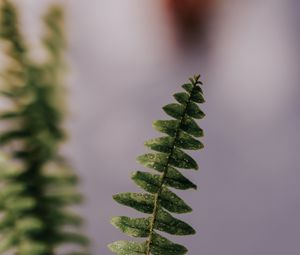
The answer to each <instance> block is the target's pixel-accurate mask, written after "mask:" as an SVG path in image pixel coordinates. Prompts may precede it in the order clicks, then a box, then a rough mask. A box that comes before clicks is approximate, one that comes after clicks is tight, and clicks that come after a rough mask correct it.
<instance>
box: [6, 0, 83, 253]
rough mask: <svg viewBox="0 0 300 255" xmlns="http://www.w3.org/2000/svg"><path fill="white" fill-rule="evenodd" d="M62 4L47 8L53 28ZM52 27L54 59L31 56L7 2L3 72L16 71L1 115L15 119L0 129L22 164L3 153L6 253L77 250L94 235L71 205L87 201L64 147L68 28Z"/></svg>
mask: <svg viewBox="0 0 300 255" xmlns="http://www.w3.org/2000/svg"><path fill="white" fill-rule="evenodd" d="M58 9H59V7H55V8H50V10H49V12H48V13H47V15H46V17H45V20H46V21H47V22H46V27H47V29H48V30H47V31H57V30H58V29H59V27H60V25H61V22H62V18H63V12H62V10H60V16H59V17H58V16H57V11H58ZM57 19H58V20H57ZM47 35H48V37H47V38H48V39H47V40H48V43H49V44H50V43H51V42H52V43H51V45H52V48H51V51H50V48H48V47H45V49H46V51H48V52H49V56H53V55H55V56H54V57H53V59H55V61H53V59H52V58H51V59H50V60H48V61H47V63H44V64H42V65H41V64H33V62H32V61H30V60H29V59H28V58H27V49H26V47H25V46H24V43H23V38H22V37H21V35H20V33H19V30H18V23H17V13H16V10H15V8H14V7H13V5H12V4H11V3H10V1H8V0H5V1H3V2H2V3H1V9H0V40H1V42H4V41H5V43H7V44H9V45H10V46H9V51H8V52H5V53H6V54H7V55H8V57H9V58H11V59H12V60H13V61H12V62H13V63H14V64H13V65H11V66H9V68H8V69H7V68H6V69H5V70H3V73H4V77H10V78H9V79H6V80H5V86H3V91H2V93H1V94H2V95H3V97H6V99H7V100H8V101H9V102H11V104H10V105H12V107H11V109H8V110H7V111H4V112H2V113H0V120H1V121H2V122H5V123H7V124H9V125H8V128H7V129H6V131H3V132H1V133H0V146H1V147H2V148H3V149H4V150H7V152H8V153H9V154H10V157H9V159H8V161H11V162H16V163H18V167H15V168H14V167H8V166H3V167H2V166H1V158H0V168H1V169H0V185H1V190H0V215H1V218H0V239H1V242H0V254H3V253H4V254H6V252H8V253H9V254H17V255H54V254H57V251H56V249H57V248H59V247H60V246H61V245H64V244H75V245H76V247H77V249H78V254H87V252H86V250H87V248H86V246H87V244H88V240H87V238H86V237H85V236H83V235H81V234H79V233H78V232H79V227H80V226H81V223H82V219H81V217H80V216H79V215H77V214H76V213H73V212H72V210H71V208H69V207H70V206H73V205H76V204H78V203H80V202H81V201H82V196H81V195H80V194H79V193H78V192H77V189H76V185H77V181H78V179H77V177H76V175H75V174H74V173H73V170H72V169H71V168H70V167H69V166H68V164H67V163H66V160H65V159H64V157H63V156H61V155H60V150H59V149H60V145H61V143H62V142H63V141H64V140H65V137H66V135H65V131H64V130H63V128H62V124H63V120H64V118H63V117H64V111H63V110H62V109H61V105H60V104H59V103H58V102H57V101H56V100H57V99H56V97H57V94H58V90H59V87H62V86H63V84H62V82H61V80H60V77H61V75H62V74H61V69H60V64H59V63H62V62H64V61H63V59H61V58H62V57H63V54H62V53H59V54H58V52H62V51H63V49H62V48H61V45H60V44H57V43H56V41H59V38H58V36H62V33H55V35H56V36H53V33H48V34H47ZM16 38H17V41H15V39H16ZM54 51H55V52H56V53H55V54H54ZM17 71H19V72H21V73H22V74H24V76H22V79H20V81H21V82H20V84H19V87H18V86H17V85H16V84H15V83H13V82H12V81H15V80H17V78H19V76H18V75H19V74H18V72H17ZM16 88H17V89H16ZM81 252H82V253H81ZM74 254H76V253H74Z"/></svg>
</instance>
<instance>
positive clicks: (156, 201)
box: [146, 79, 197, 255]
mask: <svg viewBox="0 0 300 255" xmlns="http://www.w3.org/2000/svg"><path fill="white" fill-rule="evenodd" d="M196 84H197V79H195V80H193V82H192V85H193V89H192V91H191V93H190V95H189V98H188V101H187V103H186V105H185V107H184V111H183V113H182V115H181V118H180V122H179V125H178V127H177V129H176V133H175V136H174V140H173V142H172V145H171V150H170V152H169V155H168V158H167V162H166V165H165V167H164V171H163V173H162V175H161V178H160V186H159V188H158V190H157V192H156V194H155V195H154V208H153V213H152V217H151V218H152V219H151V221H150V231H149V238H148V240H147V250H146V255H150V254H151V245H152V241H153V233H154V226H155V224H156V220H157V215H158V208H159V198H160V195H161V192H162V189H163V186H164V183H165V179H166V176H167V174H168V168H169V165H170V161H171V159H172V157H173V154H174V150H175V147H176V146H175V145H176V143H177V142H178V140H179V135H180V132H181V127H182V124H183V123H184V120H185V116H186V114H187V109H188V107H189V105H190V102H191V98H192V95H193V92H194V89H195V87H196Z"/></svg>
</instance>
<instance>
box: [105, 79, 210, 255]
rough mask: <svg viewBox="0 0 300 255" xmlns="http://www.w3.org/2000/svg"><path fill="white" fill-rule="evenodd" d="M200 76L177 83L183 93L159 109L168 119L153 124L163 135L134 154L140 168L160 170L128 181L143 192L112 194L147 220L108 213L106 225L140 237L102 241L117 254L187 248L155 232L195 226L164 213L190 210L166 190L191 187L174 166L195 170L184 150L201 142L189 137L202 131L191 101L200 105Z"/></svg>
mask: <svg viewBox="0 0 300 255" xmlns="http://www.w3.org/2000/svg"><path fill="white" fill-rule="evenodd" d="M199 78H200V76H194V77H193V78H191V79H190V80H189V83H187V84H184V85H183V86H182V87H183V88H184V90H185V91H186V92H180V93H176V94H174V98H175V99H176V101H177V102H178V103H172V104H168V105H166V106H164V107H163V110H164V111H165V113H167V114H168V115H169V116H171V117H172V118H174V119H172V120H158V121H155V122H154V123H153V126H154V128H155V129H156V130H158V131H160V132H162V133H164V134H166V136H163V137H159V138H156V139H152V140H149V141H147V142H146V143H145V145H146V146H147V147H148V148H150V149H151V150H154V151H155V153H148V154H144V155H142V156H139V157H138V158H137V160H138V162H139V163H141V164H142V165H143V166H144V167H147V168H150V169H154V170H156V171H158V172H159V173H160V174H152V173H149V172H142V171H137V172H135V173H133V175H132V179H133V181H134V182H135V183H136V184H137V185H138V186H139V187H141V188H142V189H144V190H145V191H146V192H147V193H121V194H117V195H115V196H113V198H114V200H115V201H117V202H118V203H120V204H122V205H125V206H129V207H132V208H134V209H136V210H138V211H140V212H142V213H146V214H149V215H150V216H149V217H147V218H129V217H125V216H121V217H114V218H112V220H111V223H112V224H113V225H114V226H115V227H117V228H118V229H120V230H121V231H122V232H124V233H125V234H127V235H129V236H131V237H141V238H145V239H146V240H145V241H144V242H142V243H140V242H134V241H117V242H114V243H111V244H109V245H108V247H109V248H110V250H111V251H113V252H115V253H117V254H118V255H142V254H145V255H150V254H153V255H182V254H185V253H186V252H187V249H186V248H185V247H184V246H182V245H180V244H176V243H173V242H171V241H169V240H168V239H166V238H165V237H163V236H161V235H160V234H158V233H157V232H156V230H159V231H163V232H166V233H168V234H172V235H190V234H194V233H195V230H194V229H193V228H192V227H191V226H190V225H188V224H187V223H185V222H183V221H181V220H179V219H176V218H175V217H173V216H172V215H171V214H170V213H178V214H181V213H188V212H191V211H192V209H191V207H190V206H189V205H187V204H186V203H185V202H184V201H183V200H182V199H181V198H180V197H178V196H177V195H176V194H175V193H173V191H171V190H170V188H174V189H181V190H186V189H196V188H197V186H196V185H195V184H194V183H192V182H191V181H190V180H188V179H187V178H186V177H184V176H183V175H182V174H181V173H180V172H179V171H178V170H177V169H176V168H182V169H194V170H197V169H198V165H197V163H196V161H195V160H194V159H193V158H192V157H191V156H189V155H188V154H187V153H186V152H184V151H183V150H182V149H184V150H199V149H201V148H203V144H202V143H201V142H200V141H198V140H197V139H195V137H202V136H203V131H202V129H201V128H200V127H199V126H198V124H197V123H196V122H195V120H194V119H202V118H203V117H204V116H205V114H204V113H203V112H202V111H201V110H200V108H199V107H198V105H197V103H204V97H203V92H202V89H201V87H200V85H201V84H202V83H201V82H200V81H199Z"/></svg>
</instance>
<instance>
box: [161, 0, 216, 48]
mask: <svg viewBox="0 0 300 255" xmlns="http://www.w3.org/2000/svg"><path fill="white" fill-rule="evenodd" d="M164 2H165V6H166V9H167V12H168V15H169V16H170V18H171V20H172V23H173V26H174V31H175V33H176V37H177V38H178V39H179V40H180V41H182V42H183V43H188V44H190V43H191V42H195V40H196V42H201V43H203V42H205V40H206V39H207V32H208V25H209V23H210V20H211V18H212V15H213V13H214V11H215V7H216V2H217V1H216V0H164ZM199 39H200V40H199Z"/></svg>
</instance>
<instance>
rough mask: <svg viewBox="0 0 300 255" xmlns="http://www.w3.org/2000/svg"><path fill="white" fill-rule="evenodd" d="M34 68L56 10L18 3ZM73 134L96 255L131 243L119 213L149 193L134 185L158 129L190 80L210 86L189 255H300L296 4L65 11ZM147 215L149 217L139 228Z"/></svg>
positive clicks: (141, 4)
mask: <svg viewBox="0 0 300 255" xmlns="http://www.w3.org/2000/svg"><path fill="white" fill-rule="evenodd" d="M15 2H16V3H17V4H18V6H19V7H20V8H21V13H22V26H23V29H24V34H25V36H26V38H27V40H28V42H29V43H30V44H31V45H32V47H33V51H32V54H33V55H34V56H36V57H38V55H39V45H38V42H39V37H40V30H41V24H40V22H39V20H40V19H39V18H40V16H41V15H42V14H43V13H44V11H45V8H46V7H47V5H49V4H50V3H52V2H53V1H51V0H15ZM56 2H61V3H62V4H63V5H64V6H65V9H66V14H67V32H68V38H69V39H68V40H69V50H68V53H67V56H68V61H69V66H70V72H69V77H68V90H69V109H70V114H69V119H68V122H67V123H66V126H67V128H68V130H69V133H70V139H69V142H68V143H67V144H66V145H65V148H64V150H65V153H66V154H67V155H68V157H69V158H70V159H71V162H72V164H73V165H74V167H75V168H76V170H77V173H78V174H79V175H80V176H81V178H82V182H81V190H82V191H83V193H84V195H85V197H86V202H85V204H84V206H83V207H82V208H80V210H81V212H82V213H83V216H84V217H85V218H86V221H87V224H86V233H87V234H88V235H89V236H90V237H91V239H92V242H93V243H92V251H93V253H94V254H102V255H109V254H111V253H110V252H109V251H108V250H107V248H106V245H107V244H108V243H110V242H112V241H115V240H119V239H124V238H126V237H125V236H124V235H123V234H122V233H120V232H119V231H118V230H117V229H115V228H114V227H113V226H111V225H110V223H109V220H110V217H111V216H115V215H130V216H134V215H135V212H134V211H133V210H130V209H127V208H125V207H123V206H120V205H118V204H117V203H115V202H113V200H112V198H111V196H112V195H113V194H115V193H118V192H124V191H135V190H138V189H137V188H136V186H135V185H134V184H133V182H132V181H131V180H130V176H129V174H130V172H131V171H134V170H139V169H141V167H140V166H139V165H138V164H137V163H136V162H135V157H136V156H138V155H140V154H142V153H144V152H145V151H146V149H145V148H144V147H143V142H144V141H145V140H147V139H149V138H153V137H156V136H158V135H159V134H158V133H156V132H155V131H154V130H152V128H151V122H152V121H153V120H155V119H160V118H165V115H164V114H163V112H162V110H161V107H162V106H163V105H164V104H167V103H169V102H171V101H172V100H173V99H172V98H171V95H172V94H173V93H174V92H176V91H177V90H180V85H181V84H183V83H184V82H185V80H186V79H187V77H189V76H192V75H193V74H195V73H201V75H202V80H203V82H204V84H205V85H204V90H205V94H206V100H207V103H206V104H205V105H204V108H203V110H204V111H205V112H206V114H207V117H206V118H205V119H204V120H203V121H202V122H201V123H200V125H201V127H202V128H204V130H205V134H206V135H205V138H204V143H205V144H206V147H205V150H203V151H201V152H200V153H197V154H195V158H196V159H197V160H198V162H199V163H200V171H199V172H192V173H188V176H189V177H190V178H191V179H192V180H193V181H194V182H195V183H197V184H198V187H199V189H198V191H196V192H192V191H189V192H182V193H180V195H181V196H182V197H183V198H184V199H185V200H186V201H187V202H189V204H190V205H191V206H192V207H193V209H194V211H193V213H192V214H190V215H184V216H183V217H182V218H184V219H185V220H186V221H187V222H190V223H192V225H193V226H194V227H195V228H196V230H197V232H198V233H197V235H195V236H191V237H180V238H179V239H178V241H179V242H181V243H182V244H184V245H186V246H187V247H188V248H189V254H202V255H216V254H222V255H241V254H242V255H253V254H258V255H259V254H265V255H282V254H288V255H296V254H299V252H300V243H299V238H300V199H299V193H300V185H299V184H300V172H299V166H300V157H299V155H300V154H299V153H300V136H299V130H300V118H299V107H300V87H299V78H298V75H299V71H300V70H299V64H300V63H299V62H300V61H299V60H300V56H299V49H300V46H299V45H300V43H299V42H300V40H299V39H300V28H299V27H300V26H299V24H300V16H299V10H300V2H299V1H297V0H259V1H253V0H252V1H250V0H248V1H247V0H239V1H238V0H187V1H179V0H144V1H140V0H126V1H124V0H123V1H121V0H119V1H118V0H85V1H80V0H63V1H56ZM137 215H138V214H137Z"/></svg>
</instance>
